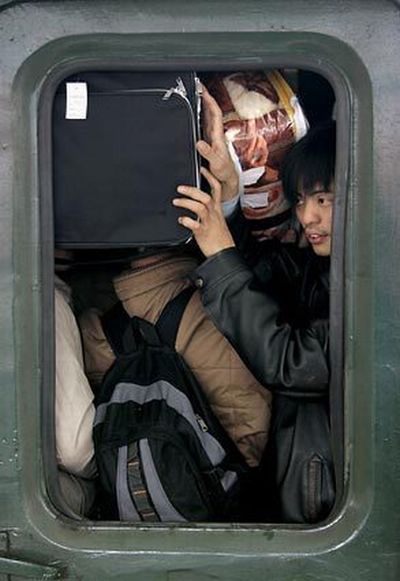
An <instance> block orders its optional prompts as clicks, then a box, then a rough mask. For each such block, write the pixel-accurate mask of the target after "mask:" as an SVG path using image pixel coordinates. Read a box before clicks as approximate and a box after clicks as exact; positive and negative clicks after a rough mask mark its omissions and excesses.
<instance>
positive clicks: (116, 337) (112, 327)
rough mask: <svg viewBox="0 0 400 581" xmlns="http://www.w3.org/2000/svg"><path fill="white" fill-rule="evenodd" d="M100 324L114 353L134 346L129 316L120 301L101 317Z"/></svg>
mask: <svg viewBox="0 0 400 581" xmlns="http://www.w3.org/2000/svg"><path fill="white" fill-rule="evenodd" d="M101 324H102V327H103V331H104V333H105V336H106V338H107V341H108V342H109V343H110V346H111V348H112V350H113V351H114V353H115V355H123V354H124V353H128V352H129V351H133V350H134V349H135V348H136V340H135V337H134V333H133V329H132V326H131V318H130V317H129V315H128V313H127V312H126V311H125V309H124V307H123V306H122V303H121V302H120V301H118V303H117V304H116V305H115V306H114V307H112V309H110V310H109V311H107V312H106V313H105V314H104V315H103V316H102V317H101Z"/></svg>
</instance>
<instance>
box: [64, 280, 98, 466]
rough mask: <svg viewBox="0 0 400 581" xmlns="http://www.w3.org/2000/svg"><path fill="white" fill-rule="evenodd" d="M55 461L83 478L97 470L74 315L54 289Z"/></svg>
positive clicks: (91, 414)
mask: <svg viewBox="0 0 400 581" xmlns="http://www.w3.org/2000/svg"><path fill="white" fill-rule="evenodd" d="M55 323H56V325H55V334H56V390H55V421H56V447H57V461H58V463H59V465H60V466H62V467H63V468H64V469H65V470H67V471H68V472H71V473H72V474H75V475H77V476H84V477H86V478H88V477H92V476H94V475H95V473H96V469H95V466H94V448H93V439H92V426H93V418H94V413H95V410H94V404H93V392H92V390H91V388H90V385H89V382H88V380H87V378H86V375H85V372H84V368H83V357H82V346H81V339H80V334H79V330H78V326H77V323H76V320H75V317H74V315H73V313H72V310H71V307H70V306H69V304H68V302H67V300H66V299H65V297H64V296H63V294H62V293H61V292H60V291H59V290H58V289H56V291H55Z"/></svg>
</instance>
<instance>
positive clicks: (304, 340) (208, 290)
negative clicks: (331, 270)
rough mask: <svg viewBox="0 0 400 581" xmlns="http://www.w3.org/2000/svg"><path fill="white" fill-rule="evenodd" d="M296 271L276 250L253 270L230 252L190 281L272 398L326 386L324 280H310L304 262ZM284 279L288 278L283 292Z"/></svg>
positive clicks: (214, 258) (308, 392) (323, 274)
mask: <svg viewBox="0 0 400 581" xmlns="http://www.w3.org/2000/svg"><path fill="white" fill-rule="evenodd" d="M293 265H294V263H293V260H292V259H291V257H290V256H289V255H288V254H286V255H285V253H283V254H282V253H280V254H277V253H276V252H275V250H274V252H273V253H272V256H271V260H269V259H268V256H267V257H266V260H265V261H259V262H258V263H257V265H256V267H255V270H252V269H251V268H249V267H248V266H247V263H246V262H245V261H244V260H243V258H242V257H241V255H240V254H239V252H238V251H237V250H236V249H235V248H230V249H227V250H223V251H222V252H219V253H218V254H216V255H214V256H212V257H211V258H209V259H208V260H206V261H205V262H204V263H203V264H202V265H200V266H199V267H198V268H197V269H196V271H195V273H194V274H193V280H194V283H195V285H196V286H197V288H199V289H200V292H201V295H202V300H203V304H204V306H205V308H206V310H207V311H208V313H209V315H210V317H211V318H212V320H213V321H214V323H215V324H216V326H217V327H218V328H219V329H220V331H221V332H222V333H223V334H224V335H225V336H226V337H227V338H228V340H229V341H230V342H231V343H232V345H233V346H234V347H235V349H236V351H237V352H238V353H239V354H240V356H241V357H242V359H243V360H244V361H245V363H246V365H247V366H248V367H249V369H250V370H251V371H252V373H253V374H254V375H255V376H256V377H257V379H258V380H259V381H260V383H262V384H264V385H266V386H268V387H269V388H270V389H272V390H273V391H274V392H275V393H282V394H285V393H290V394H291V395H298V396H301V397H313V396H316V395H321V394H322V393H324V392H326V391H327V387H328V381H329V366H328V360H327V353H328V336H329V334H328V319H327V314H328V307H327V304H328V300H329V289H328V274H327V272H321V273H319V275H320V276H319V279H318V278H316V279H314V280H310V278H311V277H312V274H311V273H310V272H309V271H310V270H311V266H310V262H309V261H308V260H307V259H306V260H305V261H304V269H303V270H298V271H297V273H295V274H294V273H291V272H289V270H292V271H293ZM295 268H296V267H295ZM278 270H279V272H277V271H278ZM313 270H314V269H313ZM302 272H303V275H302V274H301V273H302ZM276 276H279V279H280V280H279V282H277V281H276V278H275V277H276ZM282 278H286V279H289V278H291V279H292V280H290V281H288V283H289V284H288V285H286V286H285V284H283V283H282ZM296 278H297V279H298V280H296ZM299 287H300V288H299ZM288 288H289V289H290V292H289V293H288V291H287V289H288ZM280 289H281V290H282V294H284V295H285V296H284V297H282V296H280V295H281V292H280ZM324 294H325V297H323V298H321V295H322V296H323V295H324ZM320 303H322V306H321V304H320Z"/></svg>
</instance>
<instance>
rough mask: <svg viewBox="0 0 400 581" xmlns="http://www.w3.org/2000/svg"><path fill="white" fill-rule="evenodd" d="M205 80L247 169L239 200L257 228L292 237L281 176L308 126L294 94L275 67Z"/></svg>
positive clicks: (267, 234)
mask: <svg viewBox="0 0 400 581" xmlns="http://www.w3.org/2000/svg"><path fill="white" fill-rule="evenodd" d="M206 84H207V87H208V89H209V91H210V93H211V94H212V95H213V96H214V98H215V99H216V100H217V102H218V104H219V106H220V107H221V109H222V113H223V122H224V129H225V135H226V138H227V140H228V142H229V143H231V144H232V146H233V147H234V149H235V151H236V153H237V155H238V157H239V161H240V164H241V166H242V169H243V177H244V186H245V187H244V194H243V196H242V198H241V206H242V210H243V213H244V215H245V217H246V218H247V219H248V220H249V221H251V228H252V232H253V234H254V235H255V236H256V237H257V238H258V239H260V240H265V239H267V238H272V237H275V236H277V237H279V238H280V239H282V240H285V241H289V240H292V239H293V235H294V232H293V231H292V230H291V209H290V207H289V204H288V202H287V201H286V200H285V198H284V196H283V192H282V186H281V182H280V181H279V179H278V177H279V168H280V164H281V162H282V160H283V158H284V156H285V154H286V153H287V151H288V150H289V148H290V146H291V145H292V144H293V143H294V142H295V141H298V140H299V139H300V138H301V137H303V136H304V135H305V133H306V132H307V129H308V123H307V120H306V118H305V116H304V113H303V111H302V109H301V107H300V105H299V102H298V100H297V97H296V95H295V94H294V93H293V91H292V89H291V88H290V86H289V85H288V83H287V82H286V81H285V79H284V78H283V76H282V75H281V74H280V73H279V72H278V71H277V70H269V71H250V72H235V73H231V74H228V75H226V74H218V75H214V76H213V77H212V78H211V79H209V81H208V82H207V83H206Z"/></svg>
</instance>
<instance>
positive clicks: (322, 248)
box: [296, 186, 334, 256]
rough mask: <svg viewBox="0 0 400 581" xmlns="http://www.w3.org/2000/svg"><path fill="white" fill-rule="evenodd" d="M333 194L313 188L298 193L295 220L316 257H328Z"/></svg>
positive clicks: (329, 252)
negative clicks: (305, 192)
mask: <svg viewBox="0 0 400 581" xmlns="http://www.w3.org/2000/svg"><path fill="white" fill-rule="evenodd" d="M333 200H334V193H333V192H332V191H329V192H327V191H324V190H323V189H322V188H320V187H318V186H317V187H315V188H314V190H313V191H311V192H307V194H303V193H300V194H299V195H298V198H297V203H296V214H297V219H298V220H299V222H300V224H301V225H302V227H303V229H304V233H305V236H306V238H307V240H308V242H309V243H310V244H311V247H312V249H313V250H314V252H315V254H318V256H330V254H331V232H332V210H333Z"/></svg>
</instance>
